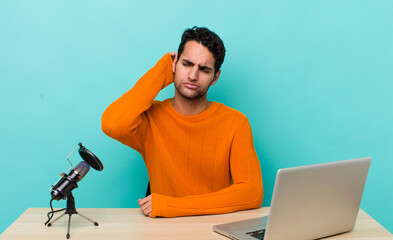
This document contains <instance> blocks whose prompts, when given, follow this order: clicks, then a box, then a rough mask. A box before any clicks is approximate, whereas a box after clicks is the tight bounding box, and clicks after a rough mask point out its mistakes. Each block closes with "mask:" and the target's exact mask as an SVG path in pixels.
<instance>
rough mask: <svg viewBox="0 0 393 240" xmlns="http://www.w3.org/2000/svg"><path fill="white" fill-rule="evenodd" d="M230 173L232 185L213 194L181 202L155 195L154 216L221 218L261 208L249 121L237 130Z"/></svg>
mask: <svg viewBox="0 0 393 240" xmlns="http://www.w3.org/2000/svg"><path fill="white" fill-rule="evenodd" d="M230 170H231V176H232V180H233V184H232V185H231V186H229V187H227V188H224V189H221V190H219V191H217V192H214V193H209V194H204V195H195V196H187V197H181V198H175V197H169V196H164V195H160V194H157V193H153V194H152V216H153V217H157V216H161V217H177V216H187V215H202V214H220V213H229V212H234V211H239V210H245V209H251V208H258V207H260V206H261V204H262V200H263V185H262V175H261V169H260V165H259V160H258V157H257V154H256V152H255V148H254V144H253V138H252V132H251V127H250V124H249V122H248V120H247V119H246V120H245V121H244V122H243V125H242V126H241V127H240V128H239V129H238V130H237V132H236V134H235V137H234V139H233V142H232V146H231V153H230Z"/></svg>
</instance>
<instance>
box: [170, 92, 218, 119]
mask: <svg viewBox="0 0 393 240" xmlns="http://www.w3.org/2000/svg"><path fill="white" fill-rule="evenodd" d="M171 103H172V106H173V108H174V109H175V110H176V111H177V112H178V113H180V114H183V115H186V116H191V115H196V114H199V113H201V112H203V111H205V110H206V109H208V108H209V107H210V105H211V102H209V101H208V100H207V99H206V96H205V97H204V98H198V99H193V100H190V99H186V98H184V97H182V96H179V95H178V94H175V97H173V98H172V99H171Z"/></svg>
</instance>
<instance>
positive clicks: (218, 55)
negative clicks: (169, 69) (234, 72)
mask: <svg viewBox="0 0 393 240" xmlns="http://www.w3.org/2000/svg"><path fill="white" fill-rule="evenodd" d="M188 41H196V42H197V43H200V44H202V45H203V46H205V47H207V48H208V49H209V51H210V52H211V53H213V56H214V59H215V60H216V62H215V64H214V73H216V72H218V70H220V67H221V64H222V63H223V62H224V57H225V47H224V43H223V42H222V40H221V38H220V37H219V36H218V35H217V34H216V33H214V32H212V31H210V30H209V29H207V28H205V27H196V26H194V27H193V28H187V29H186V30H185V31H184V33H183V35H182V37H181V42H180V45H179V49H178V50H177V54H178V59H179V58H180V55H181V54H182V53H183V50H184V46H185V45H186V43H187V42H188Z"/></svg>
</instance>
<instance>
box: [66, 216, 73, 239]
mask: <svg viewBox="0 0 393 240" xmlns="http://www.w3.org/2000/svg"><path fill="white" fill-rule="evenodd" d="M68 216H69V217H68V228H67V235H66V238H67V239H69V238H70V225H71V216H72V214H68Z"/></svg>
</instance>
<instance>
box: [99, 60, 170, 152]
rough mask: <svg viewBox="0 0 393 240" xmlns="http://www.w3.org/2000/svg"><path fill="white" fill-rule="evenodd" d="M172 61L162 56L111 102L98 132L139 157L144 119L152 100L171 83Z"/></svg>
mask: <svg viewBox="0 0 393 240" xmlns="http://www.w3.org/2000/svg"><path fill="white" fill-rule="evenodd" d="M172 63H173V60H172V57H171V55H170V54H169V53H167V54H165V55H164V56H163V57H162V58H161V59H160V60H159V61H158V62H157V63H156V65H155V66H154V67H153V68H151V69H150V70H149V71H148V72H147V73H146V74H145V75H143V76H142V77H141V78H140V79H139V80H138V82H137V83H136V84H135V86H134V87H133V88H132V89H130V90H129V91H128V92H126V93H125V94H123V95H122V96H121V97H120V98H119V99H117V100H116V101H114V102H113V103H112V104H111V105H110V106H109V107H108V108H107V109H106V110H105V111H104V113H103V115H102V118H101V128H102V131H103V132H104V133H105V134H107V135H108V136H110V137H111V138H114V139H116V140H118V141H120V142H122V143H124V144H126V145H127V146H130V147H132V148H134V149H135V150H137V151H138V152H139V153H141V154H143V151H144V146H143V145H144V141H145V134H144V133H145V131H146V128H147V124H148V123H147V117H146V113H145V111H146V110H147V109H149V108H150V106H151V105H152V103H153V101H154V98H155V97H156V96H157V94H158V93H159V92H160V90H161V89H163V88H165V87H166V86H168V85H169V84H171V83H172V82H173V73H172Z"/></svg>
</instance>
